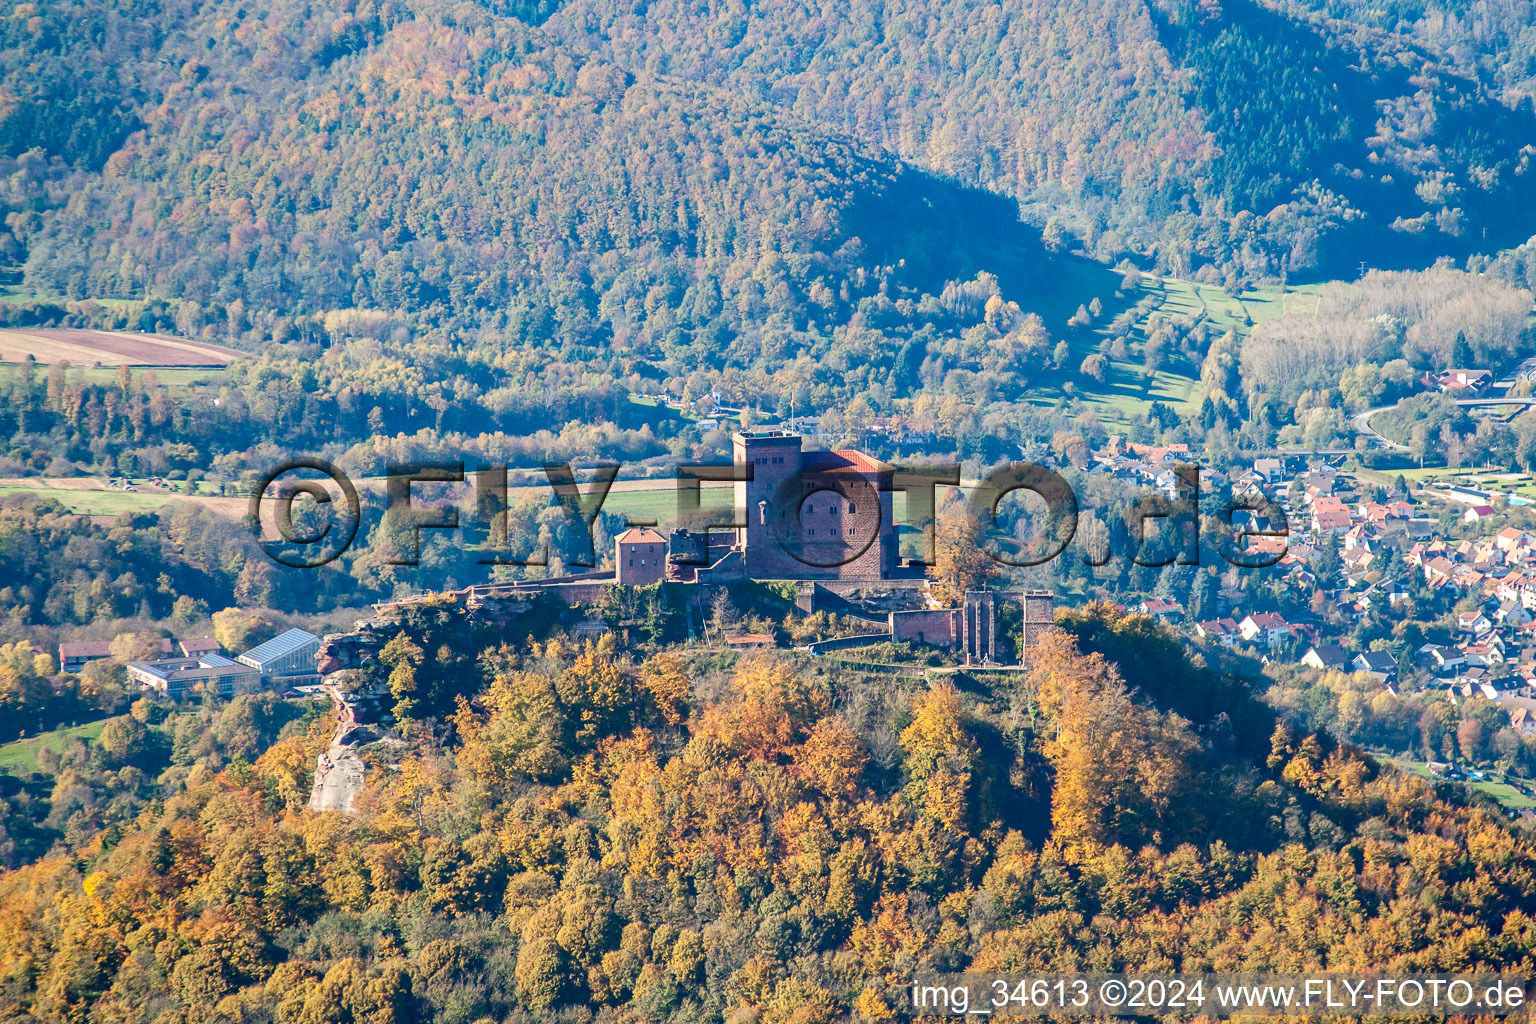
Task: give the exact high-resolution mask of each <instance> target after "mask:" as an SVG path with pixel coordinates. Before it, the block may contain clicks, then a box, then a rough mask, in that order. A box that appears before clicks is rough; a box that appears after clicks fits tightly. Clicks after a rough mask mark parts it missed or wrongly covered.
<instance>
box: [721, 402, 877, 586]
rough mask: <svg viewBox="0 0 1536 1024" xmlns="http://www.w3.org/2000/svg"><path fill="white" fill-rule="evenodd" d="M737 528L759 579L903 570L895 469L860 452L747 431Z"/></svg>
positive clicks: (853, 576)
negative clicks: (803, 445)
mask: <svg viewBox="0 0 1536 1024" xmlns="http://www.w3.org/2000/svg"><path fill="white" fill-rule="evenodd" d="M733 453H734V456H735V460H736V464H737V465H738V466H742V467H750V469H751V473H752V479H751V480H738V481H737V482H736V514H737V515H738V516H739V517H742V518H740V519H738V522H745V524H746V525H745V526H742V527H739V528H738V529H737V544H738V545H739V546H740V548H741V550H742V555H743V558H744V560H745V565H746V575H747V576H749V577H751V578H753V579H827V580H879V579H887V578H889V577H890V576H891V575H892V574H893V573H894V570H895V569H896V565H897V538H896V523H895V514H894V507H893V504H892V489H891V484H892V477H893V476H894V474H895V468H894V467H892V466H889V465H886V464H885V463H883V462H881V461H880V460H878V459H874V458H871V457H870V456H868V455H865V454H864V453H863V452H858V451H852V450H847V451H831V452H824V451H812V452H802V451H801V449H800V438H799V437H798V436H796V435H794V434H786V433H784V432H782V431H777V430H770V431H762V432H759V433H747V432H742V433H739V434H737V435H736V437H735V439H734V444H733Z"/></svg>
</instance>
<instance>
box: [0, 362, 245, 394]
mask: <svg viewBox="0 0 1536 1024" xmlns="http://www.w3.org/2000/svg"><path fill="white" fill-rule="evenodd" d="M20 365H21V364H20V363H0V379H3V380H5V381H10V379H11V378H12V376H13V375H14V374H15V373H16V370H17V368H18V367H19V366H20ZM129 369H130V370H131V371H132V372H133V379H134V380H137V381H144V382H147V383H151V384H158V385H160V386H161V387H168V388H190V387H201V386H205V385H209V384H218V383H219V382H221V381H222V380H223V379H224V368H223V367H221V366H203V367H176V366H132V367H129ZM32 375H33V378H32V379H33V380H35V381H43V380H46V379H47V376H48V368H47V367H46V366H43V365H41V364H39V365H38V366H37V367H35V368H34V369H33V371H32ZM69 379H70V380H79V381H80V382H81V383H83V384H95V385H102V384H116V383H117V367H115V366H71V367H70V368H69Z"/></svg>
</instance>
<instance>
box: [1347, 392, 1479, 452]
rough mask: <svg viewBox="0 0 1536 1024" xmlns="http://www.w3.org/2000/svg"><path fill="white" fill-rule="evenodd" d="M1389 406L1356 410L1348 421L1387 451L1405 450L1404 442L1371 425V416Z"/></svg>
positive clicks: (1459, 403) (1356, 429) (1357, 431)
mask: <svg viewBox="0 0 1536 1024" xmlns="http://www.w3.org/2000/svg"><path fill="white" fill-rule="evenodd" d="M1456 404H1457V405H1462V404H1465V403H1462V402H1458V403H1456ZM1391 408H1392V406H1390V405H1378V406H1377V407H1376V408H1374V409H1367V410H1365V411H1364V412H1357V413H1355V415H1354V416H1352V417H1350V420H1349V422H1350V425H1351V426H1352V427H1354V428H1355V432H1356V433H1360V434H1364V435H1365V436H1366V437H1369V438H1373V439H1374V440H1375V441H1376V443H1377V444H1379V445H1381V446H1382V447H1383V448H1385V449H1387V450H1388V451H1392V452H1405V451H1407V450H1408V446H1407V445H1405V444H1398V443H1397V442H1396V441H1393V440H1392V439H1391V438H1388V437H1386V436H1384V435H1382V434H1380V433H1378V432H1377V431H1376V429H1375V428H1373V427H1372V426H1371V417H1372V416H1374V415H1375V414H1376V413H1378V412H1385V411H1386V410H1388V409H1391Z"/></svg>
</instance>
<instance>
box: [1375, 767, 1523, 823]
mask: <svg viewBox="0 0 1536 1024" xmlns="http://www.w3.org/2000/svg"><path fill="white" fill-rule="evenodd" d="M1376 756H1377V758H1378V759H1380V760H1385V761H1387V762H1388V763H1390V764H1394V765H1396V766H1397V767H1398V768H1401V769H1402V770H1403V771H1406V772H1412V773H1413V774H1414V775H1417V776H1419V777H1421V778H1425V779H1429V778H1432V776H1431V775H1430V774H1429V767H1428V766H1427V765H1426V764H1425V763H1424V762H1423V761H1413V760H1409V759H1408V758H1402V757H1386V758H1383V757H1381V755H1379V754H1378V755H1376ZM1435 781H1438V782H1444V781H1445V780H1444V779H1437V780H1435ZM1522 781H1523V780H1522ZM1462 785H1465V786H1467V787H1469V788H1470V789H1472V790H1473V791H1474V792H1477V793H1486V794H1487V795H1488V796H1491V797H1493V798H1494V799H1495V800H1497V801H1498V802H1499V803H1500V804H1501V805H1502V806H1504V807H1505V808H1507V809H1509V810H1511V811H1518V810H1522V809H1524V808H1526V807H1536V799H1532V798H1531V797H1528V796H1526V795H1525V794H1524V793H1522V792H1521V791H1520V790H1518V789H1516V788H1515V787H1514V786H1512V785H1510V784H1509V783H1507V782H1493V781H1489V780H1484V781H1482V782H1466V783H1462Z"/></svg>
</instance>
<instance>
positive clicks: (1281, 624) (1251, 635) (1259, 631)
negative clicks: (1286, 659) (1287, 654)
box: [1237, 612, 1291, 648]
mask: <svg viewBox="0 0 1536 1024" xmlns="http://www.w3.org/2000/svg"><path fill="white" fill-rule="evenodd" d="M1237 628H1238V632H1239V633H1240V634H1241V636H1242V638H1243V640H1244V641H1246V642H1247V643H1250V644H1254V645H1256V646H1258V647H1266V648H1268V647H1275V646H1276V645H1278V644H1280V643H1283V642H1284V641H1285V639H1286V638H1287V637H1289V636H1290V635H1291V626H1290V623H1288V622H1286V621H1285V618H1284V617H1283V616H1281V614H1280V613H1279V612H1258V613H1257V614H1254V615H1248V616H1246V617H1244V618H1243V620H1242V621H1241V622H1239V623H1238V624H1237Z"/></svg>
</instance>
